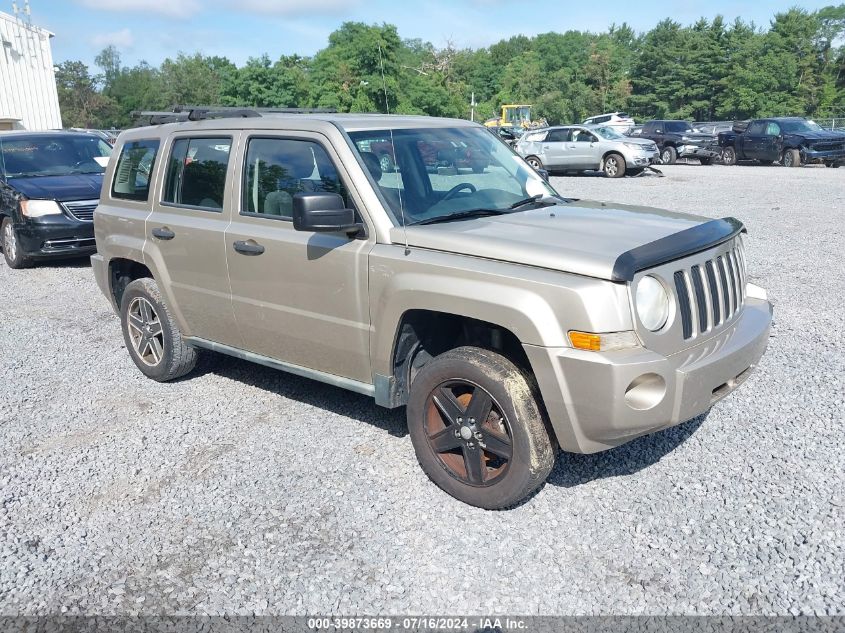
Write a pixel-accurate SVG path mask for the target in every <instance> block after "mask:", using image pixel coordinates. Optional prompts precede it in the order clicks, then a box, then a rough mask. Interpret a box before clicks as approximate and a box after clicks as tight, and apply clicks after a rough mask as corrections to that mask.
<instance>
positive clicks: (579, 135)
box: [572, 130, 598, 143]
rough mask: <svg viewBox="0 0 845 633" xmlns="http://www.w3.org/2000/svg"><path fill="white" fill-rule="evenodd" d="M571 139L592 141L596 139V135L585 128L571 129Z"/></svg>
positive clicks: (584, 141)
mask: <svg viewBox="0 0 845 633" xmlns="http://www.w3.org/2000/svg"><path fill="white" fill-rule="evenodd" d="M572 140H573V141H574V142H575V143H593V142H595V141H596V140H598V139H596V137H595V136H593V135H592V134H590V133H589V132H588V131H587V130H573V131H572Z"/></svg>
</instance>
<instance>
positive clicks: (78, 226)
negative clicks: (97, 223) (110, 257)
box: [15, 215, 97, 259]
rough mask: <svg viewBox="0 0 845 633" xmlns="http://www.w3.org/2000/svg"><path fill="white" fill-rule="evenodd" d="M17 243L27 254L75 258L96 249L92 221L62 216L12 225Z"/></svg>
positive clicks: (29, 255) (31, 255) (42, 257)
mask: <svg viewBox="0 0 845 633" xmlns="http://www.w3.org/2000/svg"><path fill="white" fill-rule="evenodd" d="M15 232H16V233H17V237H18V244H20V247H21V248H22V249H23V251H24V253H26V254H27V256H28V257H32V258H35V259H45V258H49V257H76V256H84V255H90V254H91V253H95V252H97V243H96V242H95V241H94V223H93V222H83V221H81V220H76V219H73V218H69V217H67V216H65V215H55V216H45V217H43V218H37V219H33V220H26V221H24V222H20V223H16V224H15Z"/></svg>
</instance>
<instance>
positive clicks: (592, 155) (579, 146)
mask: <svg viewBox="0 0 845 633" xmlns="http://www.w3.org/2000/svg"><path fill="white" fill-rule="evenodd" d="M598 142H599V139H598V137H596V135H595V134H593V133H592V132H590V131H588V130H581V129H577V130H572V142H571V143H570V144H569V147H570V149H569V153H570V156H571V158H572V164H573V165H574V166H575V167H578V168H579V169H598V168H599V165H600V164H601V151H600V150H599V149H597V148H598Z"/></svg>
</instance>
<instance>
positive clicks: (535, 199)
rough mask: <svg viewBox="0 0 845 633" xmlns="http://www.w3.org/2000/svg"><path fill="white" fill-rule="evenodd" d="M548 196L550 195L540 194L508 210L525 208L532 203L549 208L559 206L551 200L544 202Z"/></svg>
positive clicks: (518, 202)
mask: <svg viewBox="0 0 845 633" xmlns="http://www.w3.org/2000/svg"><path fill="white" fill-rule="evenodd" d="M547 195H548V194H545V193H538V194H537V195H536V196H531V197H530V198H526V199H525V200H519V201H517V202H514V203H513V204H512V205H511V206H509V207H508V209H518V208H519V207H524V206H525V205H526V204H531V203H532V202H536V203H538V204H540V206H543V207H549V206H552V205H553V204H557V202H552V201H551V200H542V198H545V197H546V196H547Z"/></svg>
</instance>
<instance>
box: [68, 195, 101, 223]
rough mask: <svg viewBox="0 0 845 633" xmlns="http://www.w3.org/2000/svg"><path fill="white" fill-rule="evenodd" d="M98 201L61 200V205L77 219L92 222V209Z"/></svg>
mask: <svg viewBox="0 0 845 633" xmlns="http://www.w3.org/2000/svg"><path fill="white" fill-rule="evenodd" d="M99 202H100V201H99V200H74V201H72V202H63V203H62V206H63V207H64V208H65V209H67V212H68V213H70V214H71V215H72V216H73V217H75V218H76V219H77V220H82V221H83V222H93V221H94V209H96V208H97V204H98V203H99Z"/></svg>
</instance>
